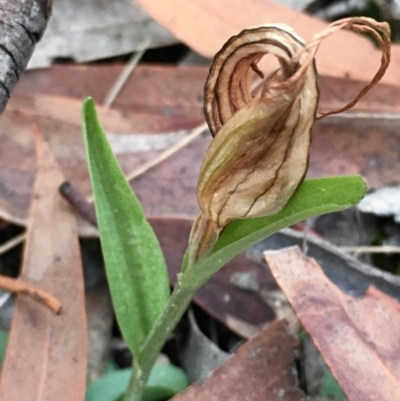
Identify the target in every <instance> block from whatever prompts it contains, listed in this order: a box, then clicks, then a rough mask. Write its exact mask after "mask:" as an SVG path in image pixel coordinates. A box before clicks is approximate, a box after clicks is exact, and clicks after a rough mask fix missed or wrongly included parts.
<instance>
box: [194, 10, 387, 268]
mask: <svg viewBox="0 0 400 401" xmlns="http://www.w3.org/2000/svg"><path fill="white" fill-rule="evenodd" d="M339 29H350V30H353V31H357V32H367V33H369V34H372V35H373V37H374V38H375V39H376V40H377V41H378V43H379V44H380V46H381V48H382V53H383V55H382V60H381V67H380V68H379V71H378V72H377V73H376V75H375V76H374V78H373V79H372V81H371V82H370V83H369V84H368V85H367V86H365V87H364V88H363V89H362V91H361V92H360V93H359V95H358V96H357V97H356V98H355V99H354V100H352V101H351V102H350V103H349V104H347V105H346V106H344V107H342V108H340V109H339V110H336V111H332V112H328V113H324V114H323V115H322V116H321V117H323V116H326V115H329V114H335V113H339V112H342V111H344V110H347V109H348V108H350V107H352V106H353V105H354V104H355V103H356V102H357V101H358V100H359V99H360V98H361V97H362V96H363V95H364V94H365V93H366V92H367V91H368V90H369V89H370V88H371V87H373V86H374V85H375V84H376V83H377V82H378V81H379V79H380V78H381V77H382V76H383V74H384V72H385V70H386V68H387V66H388V64H389V60H390V29H389V26H388V24H386V23H378V22H376V21H374V20H372V19H370V18H362V17H359V18H346V19H343V20H340V21H337V22H334V23H333V24H331V25H329V26H328V28H327V29H325V30H323V31H322V32H320V33H319V34H317V35H315V36H314V38H313V39H312V40H311V41H310V42H308V43H304V41H303V40H302V39H301V38H300V37H299V36H298V35H297V34H296V33H295V32H294V31H293V29H292V28H290V27H289V26H287V25H284V24H270V25H264V26H259V27H256V28H251V29H246V30H244V31H242V32H241V33H240V34H239V35H237V36H234V37H232V38H231V39H230V40H229V41H228V42H227V43H226V44H225V46H224V47H223V48H222V50H221V51H220V52H219V53H217V55H216V56H215V59H214V61H213V64H212V66H211V69H210V73H209V76H208V79H207V82H206V86H205V104H204V110H205V115H206V120H207V122H208V125H209V127H210V131H211V133H212V134H213V136H215V138H214V140H213V141H212V143H211V145H210V147H209V148H208V150H207V152H206V155H205V158H204V161H203V164H202V167H201V171H200V178H199V182H198V187H197V198H198V201H199V204H200V209H201V214H200V216H199V218H198V219H197V222H196V224H195V225H194V229H193V231H192V235H191V257H190V260H191V261H192V262H193V261H195V260H197V259H198V258H199V257H200V256H202V255H205V254H206V253H207V252H209V251H210V250H211V248H212V246H213V245H214V243H215V242H216V239H217V238H218V236H219V233H220V232H221V231H222V230H223V228H224V227H225V226H226V225H227V224H228V223H229V221H230V220H232V219H242V218H247V217H261V216H268V215H273V214H276V213H278V212H280V211H281V210H282V209H283V208H284V207H285V205H286V204H287V202H288V201H289V200H290V198H291V197H292V196H293V194H294V193H295V191H296V190H297V188H298V186H299V184H300V183H301V182H302V180H303V179H304V177H305V174H306V172H307V168H308V159H309V150H310V145H311V129H312V127H313V124H314V122H315V119H316V110H317V106H318V85H317V72H316V68H315V64H314V56H315V53H316V51H317V49H318V47H319V45H320V43H321V41H322V40H323V39H324V38H326V37H327V36H329V35H331V34H332V33H334V32H336V31H337V30H339ZM380 35H382V37H381V36H380ZM267 54H270V55H273V56H275V57H276V58H277V59H278V61H279V64H280V67H279V68H278V69H277V70H276V71H275V72H273V73H272V74H270V75H269V76H268V77H266V78H265V79H264V80H263V81H262V82H261V85H259V90H256V91H255V90H252V83H253V78H254V74H257V75H258V76H260V77H261V78H262V79H263V78H264V76H263V74H262V72H261V71H260V70H259V69H258V67H257V65H256V64H257V63H258V62H259V61H260V60H261V58H262V57H263V56H264V55H267Z"/></svg>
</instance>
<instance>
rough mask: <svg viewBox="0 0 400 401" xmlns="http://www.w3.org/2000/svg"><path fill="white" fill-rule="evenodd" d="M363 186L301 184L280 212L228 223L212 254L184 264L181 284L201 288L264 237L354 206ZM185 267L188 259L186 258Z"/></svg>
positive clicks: (331, 180)
mask: <svg viewBox="0 0 400 401" xmlns="http://www.w3.org/2000/svg"><path fill="white" fill-rule="evenodd" d="M365 190H366V183H365V181H364V180H363V179H362V178H361V177H360V176H345V177H328V178H318V179H312V180H307V181H304V182H303V183H302V184H301V186H300V187H299V189H298V191H297V192H296V193H295V195H294V196H293V198H292V199H291V200H290V201H289V203H288V204H287V205H286V206H285V207H284V209H283V210H281V211H280V212H279V213H277V214H275V215H272V216H266V217H257V218H251V219H243V220H233V221H231V222H230V223H229V224H228V225H227V226H226V228H225V230H224V231H223V232H222V234H221V236H220V237H219V239H218V241H217V243H216V244H215V246H214V248H213V250H212V252H211V254H210V255H209V256H207V257H205V258H202V259H200V260H199V261H198V262H197V263H196V264H195V265H193V266H191V267H189V268H188V266H187V265H186V266H185V261H184V265H183V270H184V274H183V275H182V282H183V283H184V285H188V286H191V287H194V288H198V287H200V286H201V285H203V284H204V283H205V282H206V281H207V280H208V279H209V278H210V277H211V276H212V275H213V274H214V273H216V272H217V271H218V270H219V268H220V267H222V266H223V265H225V264H226V263H227V262H229V260H231V259H232V258H233V257H235V256H236V255H238V254H239V253H241V252H243V251H245V250H246V249H247V248H249V247H250V246H252V245H254V244H256V243H257V242H259V241H261V240H262V239H264V238H267V237H269V236H270V235H272V234H274V233H276V232H277V231H279V230H281V229H283V228H285V227H289V226H291V225H293V224H295V223H298V222H300V221H302V220H305V219H308V218H310V217H312V216H317V215H321V214H326V213H333V212H337V211H340V210H344V209H347V208H349V207H351V206H354V205H356V204H357V203H358V202H359V201H360V200H361V199H362V198H363V196H364V194H365ZM186 264H187V259H186Z"/></svg>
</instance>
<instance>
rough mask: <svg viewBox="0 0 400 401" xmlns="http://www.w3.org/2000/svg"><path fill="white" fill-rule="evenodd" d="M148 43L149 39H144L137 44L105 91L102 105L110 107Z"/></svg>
mask: <svg viewBox="0 0 400 401" xmlns="http://www.w3.org/2000/svg"><path fill="white" fill-rule="evenodd" d="M150 43H151V40H150V39H146V40H144V41H143V42H142V43H141V44H140V45H139V47H138V49H137V52H136V53H134V54H133V56H132V57H131V59H130V60H129V61H128V64H127V65H126V66H125V68H124V69H123V70H122V71H121V73H120V74H119V75H118V77H117V79H116V81H115V82H114V85H113V86H112V87H111V89H110V90H109V92H108V93H107V96H106V97H105V99H104V103H103V105H104V106H105V107H111V105H112V104H113V103H114V100H115V99H116V98H117V96H118V94H119V92H120V91H121V89H122V88H123V86H124V85H125V83H126V81H127V80H128V78H129V77H130V75H131V74H132V71H133V70H134V69H135V67H136V66H137V65H138V63H139V61H140V59H141V58H142V57H143V54H144V53H145V52H146V50H147V49H148V48H149V46H150Z"/></svg>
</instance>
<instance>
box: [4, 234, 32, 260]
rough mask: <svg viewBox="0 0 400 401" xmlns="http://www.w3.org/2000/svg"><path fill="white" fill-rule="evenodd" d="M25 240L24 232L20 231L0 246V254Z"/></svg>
mask: <svg viewBox="0 0 400 401" xmlns="http://www.w3.org/2000/svg"><path fill="white" fill-rule="evenodd" d="M25 240H26V233H22V234H19V235H17V236H16V237H14V238H11V239H10V240H9V241H7V242H5V243H4V244H3V245H1V246H0V255H3V254H5V253H6V252H8V251H9V250H11V249H12V248H14V247H15V246H17V245H19V244H21V243H22V242H24V241H25Z"/></svg>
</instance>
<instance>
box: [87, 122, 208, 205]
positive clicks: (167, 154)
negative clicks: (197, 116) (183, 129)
mask: <svg viewBox="0 0 400 401" xmlns="http://www.w3.org/2000/svg"><path fill="white" fill-rule="evenodd" d="M206 129H207V124H206V123H203V124H201V125H199V126H198V127H196V128H194V129H193V130H192V132H191V133H190V134H188V135H186V136H185V137H184V138H182V139H181V140H180V141H178V142H176V143H175V144H173V145H172V146H170V147H169V148H167V149H166V150H164V152H162V153H160V154H159V155H158V156H157V157H155V158H154V159H152V160H150V161H149V162H147V163H144V164H143V165H142V166H140V167H139V168H137V169H136V170H134V171H132V172H131V173H129V174H127V176H126V179H127V180H128V181H132V180H134V179H135V178H137V177H138V176H140V175H142V174H144V173H145V172H146V171H148V170H150V169H151V168H153V167H155V166H157V165H158V164H160V163H161V162H163V161H164V160H166V159H168V158H169V157H171V156H172V155H173V154H175V153H176V152H178V151H179V150H180V149H182V148H183V147H185V146H186V145H188V144H189V143H190V142H192V141H193V140H194V139H196V138H197V137H198V136H200V134H202V133H203V132H204V130H206ZM86 200H87V201H88V202H93V195H90V196H88V197H87V198H86Z"/></svg>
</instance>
